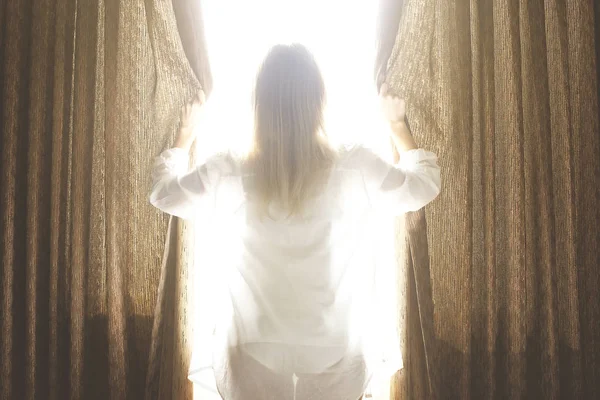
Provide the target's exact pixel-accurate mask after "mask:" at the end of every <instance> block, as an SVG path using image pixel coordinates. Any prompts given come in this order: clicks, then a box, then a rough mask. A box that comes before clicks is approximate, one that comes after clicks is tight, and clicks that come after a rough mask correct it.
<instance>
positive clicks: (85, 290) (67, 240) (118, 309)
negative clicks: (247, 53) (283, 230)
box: [0, 0, 210, 399]
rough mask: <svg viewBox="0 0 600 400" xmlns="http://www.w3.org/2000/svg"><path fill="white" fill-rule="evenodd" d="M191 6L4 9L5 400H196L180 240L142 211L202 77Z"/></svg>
mask: <svg viewBox="0 0 600 400" xmlns="http://www.w3.org/2000/svg"><path fill="white" fill-rule="evenodd" d="M188 4H192V2H191V1H190V2H185V1H174V2H173V3H171V1H164V0H146V1H140V0H138V1H121V0H100V1H90V0H65V1H54V0H15V1H7V2H2V3H1V5H0V59H1V60H2V62H1V63H0V81H1V91H2V95H1V98H0V115H1V117H0V126H1V135H2V138H1V141H0V153H1V154H2V160H1V163H0V166H1V167H0V168H1V169H0V182H1V183H0V185H1V186H0V193H1V194H0V215H1V218H0V243H1V244H2V245H1V247H0V259H1V260H2V269H1V274H0V299H1V303H0V309H1V311H2V320H1V322H0V324H1V330H0V360H1V361H0V363H1V368H2V373H1V374H0V398H2V399H45V398H49V399H68V398H71V399H81V398H85V399H108V398H110V399H125V398H128V399H139V398H144V396H145V395H146V396H147V397H148V398H153V399H154V398H161V399H168V398H177V399H182V398H186V397H187V398H191V386H190V385H189V384H188V383H187V380H186V374H187V371H186V369H185V367H184V366H182V365H181V364H184V363H185V362H186V357H185V353H186V352H185V346H186V345H187V344H186V337H187V336H186V335H185V332H186V329H187V328H186V326H187V325H186V321H185V310H184V306H185V302H184V301H178V299H179V298H181V297H184V296H185V295H186V290H185V285H181V282H182V281H184V280H185V279H184V278H182V277H184V276H185V274H186V265H187V264H186V263H187V261H186V260H187V258H186V253H185V252H186V251H189V248H188V247H187V246H186V243H187V242H186V240H185V238H186V237H187V236H188V235H189V230H188V229H187V227H185V226H184V225H183V224H180V223H178V222H176V221H173V222H172V223H171V225H170V231H169V234H168V235H165V233H166V229H165V228H166V226H167V222H168V220H167V219H166V218H165V217H164V216H163V215H161V214H160V213H159V212H158V211H156V210H154V209H153V208H152V207H151V206H150V205H149V204H148V202H147V192H148V187H149V184H150V177H149V173H150V167H151V165H152V158H153V157H154V156H155V155H156V154H158V153H159V152H160V151H161V150H162V149H164V148H166V146H168V145H170V143H171V142H172V136H173V135H174V134H175V130H176V123H177V118H178V112H179V108H180V106H181V105H182V104H183V103H184V102H185V101H187V99H189V98H190V97H191V95H192V93H195V92H197V90H198V89H199V88H200V84H201V83H202V84H204V83H206V82H203V80H204V81H207V80H208V79H209V78H210V76H209V75H206V72H207V71H206V70H205V69H203V68H204V67H203V64H202V54H201V49H202V48H200V49H194V41H195V40H199V39H198V38H201V37H202V32H201V29H200V28H201V27H202V25H201V24H200V23H198V20H197V18H200V15H199V14H198V15H197V16H195V15H193V14H190V15H184V16H183V17H182V15H183V14H184V13H183V12H182V11H181V10H182V8H183V9H185V7H187V5H188ZM173 6H175V8H174V7H173ZM175 10H177V16H179V18H178V19H176V12H175ZM179 30H181V32H182V35H181V36H180V34H179ZM184 45H185V47H186V50H184V48H183V46H184ZM186 56H187V57H186ZM188 57H189V61H188ZM200 76H202V78H201V79H200V82H199V80H198V79H197V78H198V77H200ZM166 239H168V240H169V241H168V242H167V248H166V249H165V240H166ZM163 250H164V252H163ZM163 253H164V259H161V256H163ZM159 289H160V293H159V300H158V305H157V297H156V294H157V290H159ZM169 307H171V308H170V309H169ZM157 354H158V358H156V355H157ZM153 357H154V358H153ZM146 383H147V384H148V387H146Z"/></svg>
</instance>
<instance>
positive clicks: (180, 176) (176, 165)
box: [149, 148, 210, 219]
mask: <svg viewBox="0 0 600 400" xmlns="http://www.w3.org/2000/svg"><path fill="white" fill-rule="evenodd" d="M188 164H189V156H188V153H187V151H185V150H183V149H179V148H173V149H169V150H165V151H164V152H162V153H161V155H160V156H158V157H156V159H155V161H154V169H153V171H152V191H151V192H150V199H149V200H150V203H151V204H152V205H153V206H155V207H156V208H158V209H160V210H161V211H164V212H166V213H168V214H171V215H174V216H177V217H180V218H184V219H185V218H190V217H192V216H193V214H194V211H195V208H196V207H197V204H198V201H199V200H200V198H201V197H202V195H203V194H205V193H206V192H207V191H208V189H209V188H210V183H209V182H206V178H205V179H204V180H203V179H202V178H203V177H202V173H201V172H202V169H206V166H205V165H204V166H200V167H197V168H194V169H192V170H191V171H190V170H189V169H188ZM207 183H208V184H207Z"/></svg>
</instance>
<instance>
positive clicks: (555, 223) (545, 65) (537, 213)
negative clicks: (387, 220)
mask: <svg viewBox="0 0 600 400" xmlns="http://www.w3.org/2000/svg"><path fill="white" fill-rule="evenodd" d="M389 4H391V7H394V6H397V7H401V8H402V9H401V10H400V11H399V15H400V17H399V23H398V27H397V32H396V33H397V34H396V38H395V39H396V40H395V41H394V47H393V50H392V51H391V52H389V54H390V56H389V58H388V59H387V60H386V57H383V56H382V57H380V62H386V61H387V62H386V63H385V65H382V64H380V66H379V67H378V68H377V71H380V74H379V76H381V74H382V73H383V74H384V75H385V76H386V77H387V81H388V82H389V84H390V85H391V87H392V88H393V90H395V91H396V93H397V94H399V95H400V96H402V97H403V98H405V99H406V100H407V104H408V116H409V121H410V123H411V126H412V129H413V131H414V134H415V136H416V137H417V139H418V142H419V143H420V144H421V145H422V146H424V147H426V148H429V149H432V150H433V151H436V152H437V153H438V154H439V155H440V157H441V164H442V174H443V182H444V188H443V190H442V195H441V196H440V198H439V199H438V200H437V201H436V202H435V203H434V204H432V205H431V206H430V207H428V208H427V210H426V213H425V214H426V217H427V222H426V223H425V219H424V218H425V217H424V215H423V214H422V213H420V214H414V215H410V216H408V217H407V237H408V244H409V245H408V248H409V257H408V263H407V264H408V269H407V272H406V274H405V276H406V278H407V279H406V282H402V283H401V284H402V285H403V288H405V289H406V290H405V294H404V298H405V301H406V304H407V306H406V314H405V315H403V316H402V317H403V318H405V321H406V322H405V323H404V327H405V338H404V340H403V356H404V360H405V366H406V368H405V370H404V371H403V373H402V375H401V376H399V378H400V379H398V380H397V383H398V387H397V388H395V390H394V396H395V398H396V399H404V398H407V399H469V398H471V399H538V398H539V399H542V398H543V399H559V398H565V399H570V398H577V399H595V398H599V397H600V330H599V329H598V326H599V322H598V321H599V319H598V318H599V317H600V300H599V298H600V296H599V291H600V271H599V269H598V268H599V266H600V260H599V257H600V256H599V255H598V252H597V250H596V249H597V247H598V244H599V232H598V226H599V225H600V203H599V202H600V192H599V188H600V131H599V108H598V91H599V90H600V86H599V80H598V76H599V69H598V54H599V50H600V40H599V38H600V36H599V31H600V11H599V8H600V6H599V5H598V2H592V1H571V2H564V1H558V0H521V1H518V0H511V1H496V0H484V1H461V0H453V1H419V0H406V1H404V2H398V3H394V2H390V3H389ZM396 15H398V14H396ZM390 31H393V28H392V29H391V30H388V32H390ZM382 42H383V41H382ZM388 43H389V42H388ZM384 50H385V49H383V50H381V51H380V53H382V54H385V51H384ZM377 71H376V72H377ZM381 71H383V72H381ZM403 318H401V322H403V321H404V319H403Z"/></svg>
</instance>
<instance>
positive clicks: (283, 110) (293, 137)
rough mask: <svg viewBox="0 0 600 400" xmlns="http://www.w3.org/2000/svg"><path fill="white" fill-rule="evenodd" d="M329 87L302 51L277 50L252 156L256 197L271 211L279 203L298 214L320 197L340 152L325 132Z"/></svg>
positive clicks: (262, 73)
mask: <svg viewBox="0 0 600 400" xmlns="http://www.w3.org/2000/svg"><path fill="white" fill-rule="evenodd" d="M324 106H325V85H324V82H323V78H322V76H321V72H320V71H319V67H318V66H317V63H316V62H315V60H314V58H313V56H312V54H311V53H310V52H309V51H308V50H307V49H306V48H305V47H304V46H302V45H299V44H293V45H277V46H275V47H273V48H272V49H271V51H270V52H269V54H268V55H267V57H266V58H265V60H264V62H263V64H262V66H261V68H260V70H259V72H258V76H257V79H256V87H255V91H254V138H253V139H254V140H253V143H252V149H251V151H250V153H249V155H248V163H249V168H250V170H251V172H252V175H253V176H254V189H255V190H254V193H255V195H256V197H257V200H258V202H259V206H260V207H261V208H262V209H263V210H264V211H267V210H268V208H269V205H270V204H272V203H276V204H278V205H280V206H282V207H283V208H284V209H285V210H286V211H288V212H289V213H290V215H292V214H297V213H299V212H301V211H302V209H303V208H304V206H305V205H306V203H307V201H308V200H310V199H311V198H312V197H314V196H315V195H316V193H317V192H318V188H319V186H320V185H321V184H322V183H323V181H324V180H325V178H326V177H327V176H328V173H329V171H330V169H331V166H332V165H333V161H334V159H335V154H336V152H335V151H334V150H333V149H332V146H331V145H330V143H329V140H328V139H327V137H326V136H325V132H324V129H323V109H324Z"/></svg>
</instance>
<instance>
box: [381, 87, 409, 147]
mask: <svg viewBox="0 0 600 400" xmlns="http://www.w3.org/2000/svg"><path fill="white" fill-rule="evenodd" d="M388 90H389V88H388V85H387V83H384V84H383V85H381V90H380V91H379V98H380V100H381V109H382V111H383V115H384V116H385V118H386V119H387V121H388V122H389V124H390V128H391V131H392V140H393V141H394V145H395V147H396V150H397V151H398V152H404V151H408V150H414V149H417V148H418V146H417V143H416V142H415V139H414V138H413V136H412V134H411V133H410V129H408V125H407V124H406V103H405V102H404V100H402V99H401V98H399V97H398V96H393V95H390V94H389V91H388Z"/></svg>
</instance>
